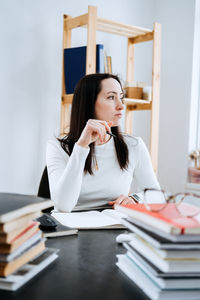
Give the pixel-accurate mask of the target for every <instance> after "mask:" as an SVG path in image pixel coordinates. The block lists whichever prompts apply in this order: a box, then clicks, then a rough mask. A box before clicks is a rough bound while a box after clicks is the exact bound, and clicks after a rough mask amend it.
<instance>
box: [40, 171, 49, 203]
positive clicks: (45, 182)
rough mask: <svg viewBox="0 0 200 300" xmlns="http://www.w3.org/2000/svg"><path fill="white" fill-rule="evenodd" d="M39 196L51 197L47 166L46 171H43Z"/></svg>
mask: <svg viewBox="0 0 200 300" xmlns="http://www.w3.org/2000/svg"><path fill="white" fill-rule="evenodd" d="M38 197H42V198H48V199H51V195H50V189H49V178H48V172H47V166H46V167H45V168H44V171H43V173H42V177H41V180H40V185H39V189H38Z"/></svg>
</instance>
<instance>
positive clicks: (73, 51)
mask: <svg viewBox="0 0 200 300" xmlns="http://www.w3.org/2000/svg"><path fill="white" fill-rule="evenodd" d="M86 52H87V47H86V46H82V47H73V48H66V49H64V78H65V89H66V94H73V93H74V88H75V86H76V84H77V83H78V81H79V80H80V79H81V78H82V77H83V76H84V75H85V74H86ZM96 73H104V46H103V45H101V44H97V45H96Z"/></svg>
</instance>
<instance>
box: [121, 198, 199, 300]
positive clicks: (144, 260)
mask: <svg viewBox="0 0 200 300" xmlns="http://www.w3.org/2000/svg"><path fill="white" fill-rule="evenodd" d="M181 205H182V208H181V209H182V211H184V210H188V209H197V208H196V207H194V206H190V205H189V204H181ZM154 206H155V204H154ZM115 209H116V210H117V211H120V212H122V213H124V214H125V215H126V217H125V218H123V219H122V220H121V222H122V224H124V225H125V226H126V227H127V228H128V229H129V230H130V231H131V241H130V242H124V243H123V246H124V247H125V249H126V250H127V252H126V254H122V255H117V258H118V261H117V263H116V264H117V266H118V267H119V268H120V269H121V270H122V271H123V272H124V273H125V274H126V275H127V276H128V277H129V278H130V279H131V280H132V281H134V282H135V284H136V285H138V286H139V287H140V288H141V289H142V290H143V291H144V293H145V294H147V295H148V296H149V298H150V299H162V300H164V299H176V300H177V299H184V300H185V299H200V222H199V216H198V217H193V218H191V217H185V216H183V215H181V214H180V213H179V211H178V210H177V209H176V208H175V206H174V204H172V203H171V204H168V206H167V207H166V208H165V209H164V210H162V211H160V212H152V211H149V210H147V209H146V208H145V206H144V205H143V204H131V205H116V206H115Z"/></svg>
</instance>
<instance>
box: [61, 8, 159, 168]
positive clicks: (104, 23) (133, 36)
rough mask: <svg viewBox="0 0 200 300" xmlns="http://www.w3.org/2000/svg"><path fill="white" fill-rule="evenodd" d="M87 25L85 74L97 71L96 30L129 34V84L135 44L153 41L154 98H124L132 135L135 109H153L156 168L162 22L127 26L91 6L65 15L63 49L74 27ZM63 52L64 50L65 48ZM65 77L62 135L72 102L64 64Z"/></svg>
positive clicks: (152, 141)
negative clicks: (66, 88)
mask: <svg viewBox="0 0 200 300" xmlns="http://www.w3.org/2000/svg"><path fill="white" fill-rule="evenodd" d="M77 27H87V54H86V74H91V73H95V70H96V31H103V32H107V33H111V34H117V35H122V36H126V37H127V74H126V82H127V84H130V83H132V82H133V80H134V47H135V44H137V43H143V42H147V41H152V42H153V58H152V59H153V61H152V101H151V102H149V101H145V100H142V99H141V100H139V99H129V98H125V105H126V117H125V130H126V132H127V133H129V134H132V126H133V111H137V110H150V111H151V126H150V154H151V158H152V163H153V167H154V170H155V171H157V163H158V135H159V94H160V41H161V25H160V24H159V23H154V28H153V30H151V29H147V28H142V27H137V26H132V25H126V24H122V23H119V22H114V21H110V20H105V19H102V18H99V17H98V16H97V8H96V7H94V6H88V13H87V14H84V15H81V16H78V17H74V18H72V17H71V16H69V15H64V22H63V50H64V49H65V48H70V47H71V33H72V29H75V28H77ZM63 53H64V51H63ZM62 73H63V76H62V77H63V78H62V98H61V99H62V103H61V134H62V133H64V132H65V129H66V128H67V127H68V125H69V120H70V115H69V114H70V104H71V103H72V97H73V95H72V94H68V95H66V92H65V84H64V63H63V72H62Z"/></svg>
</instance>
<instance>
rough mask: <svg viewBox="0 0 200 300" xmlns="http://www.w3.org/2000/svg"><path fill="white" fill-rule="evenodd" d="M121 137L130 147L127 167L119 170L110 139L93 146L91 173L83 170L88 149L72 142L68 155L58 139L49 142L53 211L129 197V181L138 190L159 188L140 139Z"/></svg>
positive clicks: (101, 203)
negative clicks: (94, 155) (93, 162)
mask: <svg viewBox="0 0 200 300" xmlns="http://www.w3.org/2000/svg"><path fill="white" fill-rule="evenodd" d="M124 140H125V142H126V143H127V146H128V150H129V167H128V169H127V170H121V169H120V166H119V163H118V160H117V157H116V152H115V146H114V140H113V138H111V139H110V140H109V141H108V142H107V143H105V144H103V145H99V146H95V154H96V160H97V165H98V170H94V175H90V174H88V173H87V174H85V173H84V166H85V161H86V158H87V156H88V153H89V148H88V149H87V148H83V147H81V146H79V145H77V144H75V146H74V149H73V151H72V154H71V156H69V155H68V154H67V153H66V152H65V151H64V150H63V149H62V147H61V146H60V143H59V142H58V141H57V140H50V141H49V142H48V144H47V153H46V160H47V169H48V176H49V184H50V192H51V199H52V200H53V201H54V205H55V209H56V210H58V211H63V212H71V211H72V210H73V209H74V208H75V207H76V208H79V209H81V208H84V209H87V207H94V208H95V207H97V206H100V205H105V204H107V203H108V202H109V201H112V200H115V199H117V198H118V197H119V196H120V195H121V194H123V195H127V196H128V194H129V192H131V191H130V187H131V183H132V181H134V186H136V187H137V192H140V191H143V190H144V189H145V188H157V189H159V188H160V186H159V183H158V181H157V179H156V176H155V173H154V171H153V168H152V164H151V159H150V155H149V152H148V150H147V148H146V146H145V144H144V142H143V141H142V139H141V138H138V137H131V136H128V135H124Z"/></svg>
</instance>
